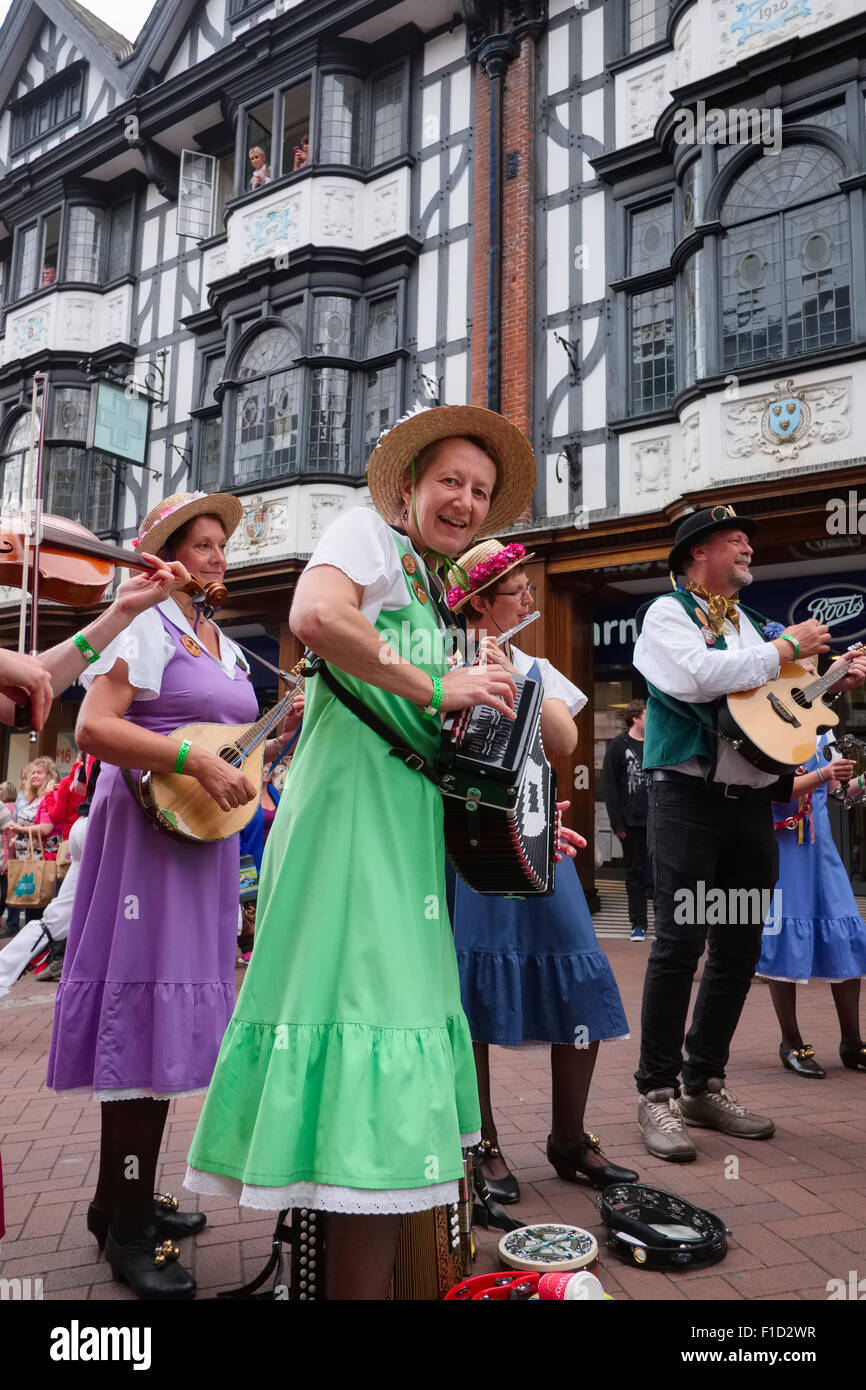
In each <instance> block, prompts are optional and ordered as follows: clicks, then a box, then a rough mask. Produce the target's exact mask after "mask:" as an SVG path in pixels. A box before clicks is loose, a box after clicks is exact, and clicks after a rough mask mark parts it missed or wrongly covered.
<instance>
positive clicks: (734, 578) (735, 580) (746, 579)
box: [725, 566, 755, 589]
mask: <svg viewBox="0 0 866 1390" xmlns="http://www.w3.org/2000/svg"><path fill="white" fill-rule="evenodd" d="M754 578H755V576H754V575H753V574H752V572H751V570H748V571H746V572H744V571H743V570H741V569H738V568H737V567H736V566H732V567H731V569H730V570H729V571H728V573H727V574H726V575H725V584H726V585H728V586H729V587H730V588H732V589H747V588H748V586H749V585H750V584H751V583H753V581H754Z"/></svg>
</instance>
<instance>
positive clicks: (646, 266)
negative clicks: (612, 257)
mask: <svg viewBox="0 0 866 1390" xmlns="http://www.w3.org/2000/svg"><path fill="white" fill-rule="evenodd" d="M672 233H673V220H672V216H671V204H670V203H669V202H668V203H659V204H658V205H657V206H656V207H653V208H641V209H640V211H638V212H633V213H632V215H631V273H632V275H642V274H643V272H644V271H647V270H658V268H659V267H660V266H663V265H668V263H669V262H670V258H671V251H672V249H673V247H672V244H671V243H672Z"/></svg>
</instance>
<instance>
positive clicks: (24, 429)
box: [0, 411, 39, 512]
mask: <svg viewBox="0 0 866 1390" xmlns="http://www.w3.org/2000/svg"><path fill="white" fill-rule="evenodd" d="M36 435H37V438H38V437H39V418H38V416H37V419H36ZM29 448H30V412H29V411H27V413H26V414H25V415H19V416H18V417H17V419H15V420H13V421H12V423H11V424H10V425H9V426H8V427H7V429H6V431H5V434H4V438H3V448H2V453H0V510H2V511H4V512H9V511H18V510H20V507H21V502H22V488H23V486H24V476H25V472H26V467H27V452H28V450H29ZM34 467H35V458H34Z"/></svg>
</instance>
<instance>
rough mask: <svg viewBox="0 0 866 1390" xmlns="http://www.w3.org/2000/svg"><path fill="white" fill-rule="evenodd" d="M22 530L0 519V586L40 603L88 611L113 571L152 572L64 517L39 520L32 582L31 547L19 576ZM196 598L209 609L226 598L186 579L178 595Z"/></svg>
mask: <svg viewBox="0 0 866 1390" xmlns="http://www.w3.org/2000/svg"><path fill="white" fill-rule="evenodd" d="M25 540H26V533H25V525H24V521H23V518H22V519H21V520H18V519H15V520H10V518H9V517H0V584H6V585H8V586H9V587H10V588H18V589H23V588H25V587H26V588H27V589H29V590H30V592H31V593H32V592H34V589H37V590H38V594H39V597H40V598H48V599H53V601H54V602H55V603H63V604H68V605H69V606H70V607H73V608H90V607H92V606H93V605H94V604H96V603H99V602H100V601H101V600H102V599H103V598H105V595H106V594H107V592H108V590H109V588H110V587H111V583H112V581H113V579H114V571H115V568H116V567H117V566H123V567H125V568H127V569H139V570H148V569H154V568H155V566H154V564H153V561H152V560H148V559H147V558H146V556H143V555H137V554H136V552H135V551H134V550H124V549H123V548H122V546H119V545H109V544H107V543H106V542H105V541H101V540H100V539H99V537H98V536H95V535H94V534H93V532H92V531H88V529H87V527H86V526H82V525H81V524H80V522H77V521H70V520H69V518H68V517H64V516H50V515H48V514H47V513H46V514H44V515H43V517H42V525H41V539H40V543H39V549H38V557H39V559H38V579H37V571H36V570H35V569H34V554H36V553H37V552H36V548H35V546H34V545H33V542H32V539H31V542H30V545H29V547H28V556H27V572H26V574H25V557H24V551H25ZM184 592H185V593H188V594H190V595H191V596H192V597H193V598H202V599H204V602H205V603H206V605H207V606H208V607H209V608H210V609H215V608H219V607H220V606H221V605H222V604H223V603H225V601H226V598H227V597H228V590H227V589H226V587H225V585H224V584H218V583H211V584H203V583H202V582H201V580H199V579H197V578H196V577H195V576H194V575H193V576H192V582H191V583H190V584H188V585H187V587H186V589H185V590H184Z"/></svg>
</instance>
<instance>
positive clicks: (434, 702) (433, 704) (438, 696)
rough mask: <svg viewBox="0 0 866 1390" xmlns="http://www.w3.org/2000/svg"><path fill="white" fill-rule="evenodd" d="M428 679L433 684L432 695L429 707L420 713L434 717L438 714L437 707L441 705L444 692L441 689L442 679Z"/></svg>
mask: <svg viewBox="0 0 866 1390" xmlns="http://www.w3.org/2000/svg"><path fill="white" fill-rule="evenodd" d="M430 679H431V680H432V682H433V695H432V698H431V700H430V703H429V705H427V706H426V708H425V709H423V710H422V711H421V713H422V714H430V715H434V714H438V713H439V706H440V705H441V704H442V697H443V695H444V694H445V691H444V690H443V689H442V679H441V677H440V676H431V677H430Z"/></svg>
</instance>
